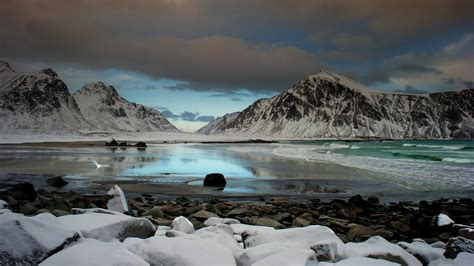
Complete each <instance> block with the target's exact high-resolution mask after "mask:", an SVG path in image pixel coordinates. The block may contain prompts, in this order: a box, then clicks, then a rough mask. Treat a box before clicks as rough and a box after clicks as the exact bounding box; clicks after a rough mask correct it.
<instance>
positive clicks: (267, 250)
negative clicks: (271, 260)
mask: <svg viewBox="0 0 474 266" xmlns="http://www.w3.org/2000/svg"><path fill="white" fill-rule="evenodd" d="M285 250H293V251H294V250H298V251H300V250H302V249H296V248H294V247H292V246H291V245H288V244H285V243H283V244H281V243H275V242H272V243H267V244H262V245H258V246H254V247H248V248H246V249H244V250H242V251H241V252H239V253H237V254H236V256H235V258H236V260H237V262H238V265H253V264H254V263H255V262H257V261H260V260H263V259H265V258H267V257H269V256H272V255H275V254H277V253H280V252H283V251H285ZM303 250H306V251H310V252H312V251H311V250H310V249H303ZM312 253H313V255H314V252H312Z"/></svg>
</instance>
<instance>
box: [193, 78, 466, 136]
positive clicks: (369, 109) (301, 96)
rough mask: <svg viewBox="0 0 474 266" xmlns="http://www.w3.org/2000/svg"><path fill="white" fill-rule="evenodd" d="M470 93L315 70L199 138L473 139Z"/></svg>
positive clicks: (228, 117)
mask: <svg viewBox="0 0 474 266" xmlns="http://www.w3.org/2000/svg"><path fill="white" fill-rule="evenodd" d="M473 97H474V89H465V90H460V91H449V92H441V93H431V94H406V93H405V94H403V93H387V92H381V91H375V90H373V89H370V88H368V87H366V86H364V85H362V84H359V83H357V82H355V81H353V80H351V79H349V78H347V77H344V76H342V75H339V74H335V73H329V72H320V73H318V74H316V75H313V76H309V77H307V78H305V79H303V80H302V81H300V82H298V83H297V84H295V85H294V86H293V87H292V88H290V89H288V90H286V91H284V92H282V93H281V94H279V95H277V96H274V97H272V98H267V99H260V100H258V101H256V102H255V103H253V104H252V105H250V106H249V107H247V108H246V109H245V110H243V111H242V112H240V113H238V114H237V115H236V114H235V113H234V114H230V115H226V116H224V117H219V118H217V119H216V120H214V121H211V122H210V123H209V124H208V125H206V126H205V127H203V128H201V129H200V130H199V131H198V132H199V133H202V134H226V135H238V136H244V135H245V136H248V135H253V136H264V137H281V138H367V137H370V138H393V139H399V138H432V139H446V138H457V139H472V138H474V118H473V117H472V113H473V112H474V101H473Z"/></svg>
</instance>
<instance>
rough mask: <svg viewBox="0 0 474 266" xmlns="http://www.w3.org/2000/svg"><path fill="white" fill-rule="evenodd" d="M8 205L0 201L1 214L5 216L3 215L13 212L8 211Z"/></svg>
mask: <svg viewBox="0 0 474 266" xmlns="http://www.w3.org/2000/svg"><path fill="white" fill-rule="evenodd" d="M8 207H9V206H8V203H7V202H6V201H4V200H0V214H3V213H9V212H11V210H10V209H8Z"/></svg>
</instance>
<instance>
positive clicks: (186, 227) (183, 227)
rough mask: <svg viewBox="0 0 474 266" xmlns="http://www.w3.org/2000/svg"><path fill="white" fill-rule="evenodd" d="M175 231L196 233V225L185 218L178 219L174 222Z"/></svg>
mask: <svg viewBox="0 0 474 266" xmlns="http://www.w3.org/2000/svg"><path fill="white" fill-rule="evenodd" d="M171 224H172V228H173V230H176V231H180V232H183V233H186V234H192V233H194V225H193V224H192V223H191V222H190V221H189V220H188V219H187V218H186V217H183V216H179V217H176V218H175V219H174V220H173V221H172V222H171Z"/></svg>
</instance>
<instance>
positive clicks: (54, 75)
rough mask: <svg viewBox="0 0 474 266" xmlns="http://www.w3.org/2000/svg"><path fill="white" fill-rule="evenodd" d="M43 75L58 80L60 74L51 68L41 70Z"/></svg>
mask: <svg viewBox="0 0 474 266" xmlns="http://www.w3.org/2000/svg"><path fill="white" fill-rule="evenodd" d="M41 73H43V74H46V75H48V76H50V77H52V78H54V79H56V78H58V73H56V71H54V70H52V69H51V68H46V69H43V70H41Z"/></svg>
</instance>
